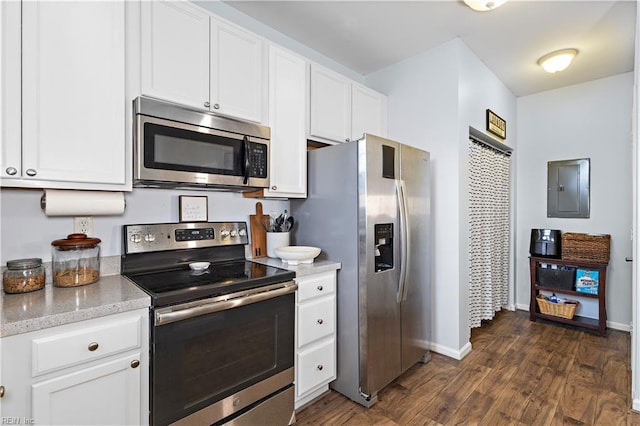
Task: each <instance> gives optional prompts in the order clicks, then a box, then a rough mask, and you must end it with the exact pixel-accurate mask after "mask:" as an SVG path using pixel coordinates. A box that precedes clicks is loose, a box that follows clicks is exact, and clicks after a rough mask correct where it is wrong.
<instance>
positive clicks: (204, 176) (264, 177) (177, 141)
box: [134, 115, 269, 188]
mask: <svg viewBox="0 0 640 426" xmlns="http://www.w3.org/2000/svg"><path fill="white" fill-rule="evenodd" d="M268 158H269V141H268V140H266V139H260V138H256V137H252V136H246V135H243V134H238V133H232V132H227V131H224V130H218V129H211V128H208V127H202V126H197V125H193V124H186V123H181V122H177V121H172V120H166V119H163V118H157V117H150V116H145V115H137V116H136V144H135V162H134V179H135V180H136V185H138V186H153V184H154V183H155V184H156V185H157V186H163V184H164V185H165V186H171V185H172V186H176V187H177V186H203V187H208V186H227V187H247V188H259V187H262V188H264V187H268V185H269V179H268V173H267V164H268Z"/></svg>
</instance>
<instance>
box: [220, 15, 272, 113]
mask: <svg viewBox="0 0 640 426" xmlns="http://www.w3.org/2000/svg"><path fill="white" fill-rule="evenodd" d="M263 62H264V61H263V51H262V39H261V38H259V37H258V36H256V35H254V34H251V33H249V32H247V31H244V30H242V29H240V28H237V27H234V26H231V25H229V24H226V23H224V22H220V21H217V20H215V19H213V18H212V19H211V86H210V87H211V96H210V99H211V111H213V112H217V113H220V114H225V115H230V116H233V117H238V118H243V119H246V120H251V121H255V122H261V121H262V108H263V102H262V101H263V99H264V94H263V86H264V85H263V77H264V76H263V70H264V66H263Z"/></svg>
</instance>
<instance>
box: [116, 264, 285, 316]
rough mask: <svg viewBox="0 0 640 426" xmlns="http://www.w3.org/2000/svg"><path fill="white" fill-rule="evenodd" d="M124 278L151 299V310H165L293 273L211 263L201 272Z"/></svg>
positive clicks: (160, 272) (280, 279)
mask: <svg viewBox="0 0 640 426" xmlns="http://www.w3.org/2000/svg"><path fill="white" fill-rule="evenodd" d="M125 276H126V277H128V278H129V279H130V280H132V281H133V282H134V283H135V284H136V285H138V286H139V287H141V288H142V289H143V290H144V291H145V292H147V293H148V294H149V295H150V296H151V298H152V301H153V305H154V306H165V305H170V304H175V303H181V302H189V301H193V300H197V299H202V298H205V297H216V296H220V295H224V294H229V293H234V292H237V291H242V290H247V289H251V288H256V287H261V286H266V285H269V284H275V283H279V282H284V281H289V280H291V279H293V277H294V276H295V273H294V272H292V271H287V270H284V269H279V268H274V267H271V266H266V265H261V264H258V263H253V262H250V261H244V260H242V261H234V262H228V263H221V264H216V263H212V264H211V265H210V266H209V268H208V269H206V270H204V271H192V270H191V269H190V268H189V265H187V264H185V265H180V266H177V267H176V268H175V269H165V270H155V271H151V272H139V273H133V274H125Z"/></svg>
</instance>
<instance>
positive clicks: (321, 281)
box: [296, 272, 336, 302]
mask: <svg viewBox="0 0 640 426" xmlns="http://www.w3.org/2000/svg"><path fill="white" fill-rule="evenodd" d="M296 283H297V284H298V302H304V301H305V300H309V299H313V298H314V297H320V296H326V295H328V294H333V293H335V291H336V273H335V272H327V273H322V274H317V275H312V276H309V277H302V278H296Z"/></svg>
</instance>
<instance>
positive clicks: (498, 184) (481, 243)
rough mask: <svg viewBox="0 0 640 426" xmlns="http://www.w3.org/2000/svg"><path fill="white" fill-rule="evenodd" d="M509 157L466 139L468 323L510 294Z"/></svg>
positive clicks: (496, 307) (474, 324)
mask: <svg viewBox="0 0 640 426" xmlns="http://www.w3.org/2000/svg"><path fill="white" fill-rule="evenodd" d="M509 160H510V157H509V156H508V155H506V154H504V153H502V152H499V151H497V150H494V149H492V148H489V147H487V146H484V145H481V144H479V143H476V142H473V141H471V140H470V141H469V222H470V224H469V228H470V229H469V325H470V327H471V328H473V327H480V325H481V321H482V320H490V319H492V318H493V317H494V315H495V313H496V312H497V311H499V310H500V309H501V308H502V307H503V306H506V305H507V297H508V294H509V288H508V280H509V226H510V224H509V188H510V182H509V180H510V172H509V168H510V161H509Z"/></svg>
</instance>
